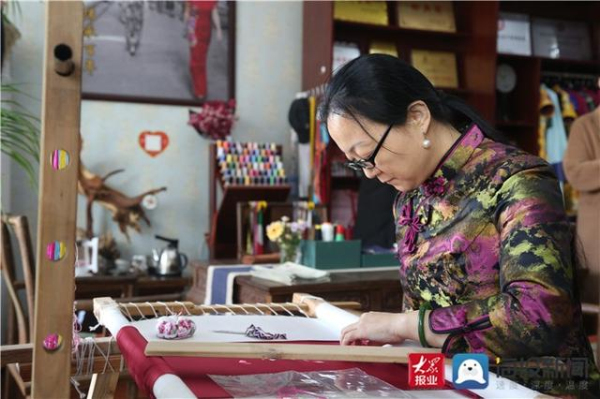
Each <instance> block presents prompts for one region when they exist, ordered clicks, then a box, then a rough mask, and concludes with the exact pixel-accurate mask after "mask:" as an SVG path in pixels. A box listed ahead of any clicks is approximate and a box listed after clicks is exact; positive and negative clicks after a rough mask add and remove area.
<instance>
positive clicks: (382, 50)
mask: <svg viewBox="0 0 600 399" xmlns="http://www.w3.org/2000/svg"><path fill="white" fill-rule="evenodd" d="M369 54H388V55H392V56H394V57H398V49H397V48H396V44H395V43H392V42H380V41H373V42H371V44H370V45H369Z"/></svg>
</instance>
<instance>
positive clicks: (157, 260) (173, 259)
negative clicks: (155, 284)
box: [152, 235, 188, 276]
mask: <svg viewBox="0 0 600 399" xmlns="http://www.w3.org/2000/svg"><path fill="white" fill-rule="evenodd" d="M154 237H155V238H156V239H158V240H161V241H166V242H167V243H168V244H167V247H166V248H164V249H163V250H161V251H159V250H157V249H153V250H152V258H153V264H154V273H155V274H156V275H157V276H179V275H181V272H182V271H183V269H185V267H186V266H187V264H188V257H187V256H186V255H185V254H182V253H181V252H179V250H178V246H179V240H176V239H173V238H166V237H162V236H159V235H156V236H154Z"/></svg>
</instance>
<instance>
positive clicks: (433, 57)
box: [410, 50, 458, 89]
mask: <svg viewBox="0 0 600 399" xmlns="http://www.w3.org/2000/svg"><path fill="white" fill-rule="evenodd" d="M410 54H411V60H412V65H413V66H414V67H415V68H417V69H418V70H419V71H420V72H421V73H422V74H423V75H425V77H426V78H427V79H429V80H430V81H431V83H433V85H434V86H435V87H438V88H448V89H456V88H458V73H457V69H456V54H454V53H450V52H446V51H427V50H412V51H411V53H410Z"/></svg>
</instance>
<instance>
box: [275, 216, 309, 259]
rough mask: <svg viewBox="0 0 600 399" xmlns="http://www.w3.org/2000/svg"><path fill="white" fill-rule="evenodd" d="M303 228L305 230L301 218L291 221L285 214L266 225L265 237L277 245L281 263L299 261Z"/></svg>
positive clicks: (304, 223) (304, 224)
mask: <svg viewBox="0 0 600 399" xmlns="http://www.w3.org/2000/svg"><path fill="white" fill-rule="evenodd" d="M304 230H306V222H304V221H303V220H298V221H295V222H292V221H290V219H289V218H288V217H287V216H284V217H282V218H281V220H277V221H275V222H272V223H270V224H269V225H268V226H267V237H268V238H269V240H271V241H272V242H274V243H276V244H277V245H278V246H279V251H280V255H281V263H285V262H294V263H299V262H300V257H301V252H300V242H301V241H302V234H303V233H304Z"/></svg>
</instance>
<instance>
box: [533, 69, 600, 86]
mask: <svg viewBox="0 0 600 399" xmlns="http://www.w3.org/2000/svg"><path fill="white" fill-rule="evenodd" d="M599 78H600V75H595V74H590V73H588V74H586V73H571V72H545V71H543V72H542V76H541V80H542V82H543V83H546V84H547V85H549V86H552V85H554V84H565V83H566V84H567V85H569V86H571V85H572V86H575V87H585V88H588V89H590V90H596V89H598V88H599V82H598V80H599Z"/></svg>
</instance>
